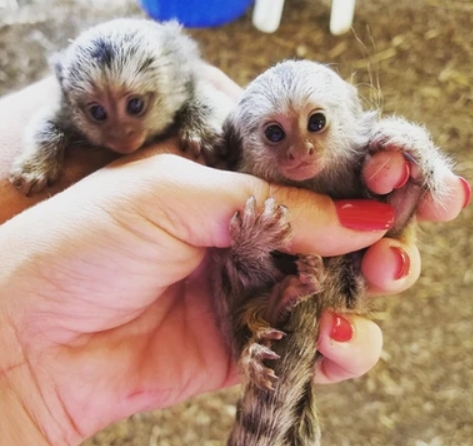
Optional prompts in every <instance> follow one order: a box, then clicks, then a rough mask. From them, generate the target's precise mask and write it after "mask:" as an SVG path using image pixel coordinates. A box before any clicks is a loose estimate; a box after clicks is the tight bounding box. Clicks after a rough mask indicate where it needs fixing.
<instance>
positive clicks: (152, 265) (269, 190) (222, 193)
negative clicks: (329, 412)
mask: <svg viewBox="0 0 473 446" xmlns="http://www.w3.org/2000/svg"><path fill="white" fill-rule="evenodd" d="M206 75H208V76H209V77H210V78H211V79H213V80H214V82H215V83H216V84H218V85H219V86H221V88H222V89H223V90H224V91H227V92H228V94H229V95H232V96H234V97H235V98H236V97H238V94H239V91H240V90H239V87H238V86H236V85H235V84H233V83H232V81H230V80H229V79H228V78H227V77H225V76H224V75H223V74H222V73H220V72H219V71H217V70H215V69H214V68H211V67H208V68H207V69H206ZM50 87H51V81H50V80H45V81H42V82H40V83H37V84H34V85H33V86H31V87H29V88H27V89H25V90H22V91H20V92H19V93H15V94H13V95H10V96H8V97H5V98H3V99H2V100H0V221H1V222H4V221H6V220H9V219H10V220H9V221H8V222H7V223H5V224H3V225H2V226H0V252H1V253H2V255H1V256H0V290H1V292H0V346H1V351H2V354H1V355H0V419H1V420H2V437H1V438H0V445H4V444H5V445H9V446H16V445H24V444H35V445H38V446H41V445H48V444H52V445H65V444H67V445H77V444H79V443H80V442H81V441H83V440H84V439H85V438H88V437H90V436H91V435H93V434H94V433H96V432H97V431H99V430H100V429H102V428H103V427H105V426H107V425H108V424H110V423H112V422H114V421H117V420H119V419H122V418H124V417H126V416H128V415H130V414H133V413H136V412H140V411H145V410H151V409H156V408H163V407H167V406H170V405H173V404H175V403H177V402H179V401H182V400H185V399H187V398H189V397H191V396H193V395H196V394H200V393H204V392H209V391H212V390H215V389H219V388H222V387H226V386H229V385H232V384H234V383H236V382H238V375H237V373H236V370H235V365H234V363H233V362H232V361H231V359H230V357H229V352H228V350H227V349H226V348H225V346H224V345H223V343H222V338H221V336H220V335H219V333H218V330H217V328H216V323H215V320H214V317H213V313H212V311H211V308H212V295H211V293H210V291H209V284H208V282H207V279H208V271H207V270H206V264H205V261H204V262H203V260H204V257H205V254H206V252H207V249H208V248H210V247H228V246H229V244H230V237H229V233H228V222H229V220H230V218H231V216H232V215H233V213H234V212H235V211H236V210H238V209H241V208H242V207H243V205H244V203H245V201H246V199H247V198H248V197H249V196H250V195H254V196H255V197H256V199H257V201H258V202H259V203H262V202H263V201H264V200H265V199H266V198H268V197H269V196H273V197H276V199H277V200H278V201H279V202H280V203H284V204H285V205H286V206H287V207H288V208H289V210H290V212H291V215H292V224H293V227H294V232H295V238H294V241H293V244H292V247H291V250H292V251H294V252H314V253H317V254H320V255H338V254H343V253H346V252H349V251H353V250H356V249H360V248H362V247H366V246H370V248H369V250H368V251H367V253H366V255H365V257H364V260H363V273H364V275H365V277H366V278H367V280H368V282H369V283H370V288H371V290H372V294H379V293H383V294H394V293H398V292H401V291H404V290H406V289H407V288H409V287H410V286H411V285H412V284H413V283H414V282H415V281H416V280H417V278H418V276H419V273H420V256H419V252H418V250H417V248H416V247H415V246H414V245H410V244H404V243H401V242H400V241H397V240H391V239H386V238H384V239H382V236H383V235H384V233H385V230H370V231H362V230H353V229H349V228H346V227H344V226H342V225H341V223H340V221H339V219H338V217H337V214H336V212H335V208H334V205H333V202H332V200H331V199H329V198H328V197H325V196H321V195H317V194H314V193H310V192H308V191H299V190H296V189H290V188H285V187H276V186H274V185H269V184H267V183H265V182H264V181H261V180H259V179H257V178H254V177H251V176H248V175H243V174H237V173H232V172H223V171H217V170H214V169H209V168H207V167H204V166H202V165H199V164H197V163H195V162H192V161H189V160H186V159H183V158H182V157H178V156H175V155H170V154H164V155H163V154H161V153H162V152H163V151H165V152H170V153H177V150H178V149H177V148H176V144H175V141H173V140H170V141H166V142H164V143H162V144H160V145H157V146H154V147H152V148H150V149H147V150H143V151H140V152H138V153H136V154H133V155H131V156H128V157H125V158H121V159H119V160H118V161H115V162H113V163H112V164H108V163H110V161H112V160H113V158H115V156H114V155H111V154H108V153H105V152H91V153H88V154H86V153H84V152H80V151H75V152H72V153H71V154H70V157H69V158H68V159H67V160H66V172H65V174H64V175H63V177H62V178H61V181H60V183H59V184H57V185H55V186H54V187H52V188H49V189H47V190H46V191H45V192H43V193H42V194H40V195H38V196H35V197H33V198H26V197H24V196H23V195H21V194H20V193H19V192H18V191H16V190H15V189H14V188H13V187H12V186H11V185H10V184H9V182H8V179H7V178H8V168H9V166H10V165H11V161H12V159H13V157H14V156H15V154H16V153H17V151H18V150H19V148H20V146H21V135H22V132H23V130H24V127H25V124H26V122H27V119H28V117H29V116H31V114H32V113H33V112H34V111H35V110H36V109H37V108H38V107H39V106H40V105H41V104H42V103H43V102H44V101H46V100H47V98H48V89H49V88H50ZM105 165H107V167H105V168H101V167H102V166H105ZM100 168H101V169H100ZM97 169H99V170H97ZM96 170H97V171H96ZM93 171H96V172H95V173H93V174H92V175H89V176H87V177H86V178H84V179H83V180H81V181H79V182H78V183H77V184H75V185H73V186H72V187H70V188H68V189H67V190H66V191H64V192H63V193H61V194H58V195H55V194H56V192H58V191H60V190H62V189H63V188H64V187H66V186H68V185H70V184H72V183H75V182H77V181H78V180H80V179H81V178H83V177H84V176H86V175H87V174H89V173H91V172H93ZM364 175H365V179H366V181H367V184H368V185H369V187H370V188H371V189H373V190H374V191H383V192H385V191H387V192H389V191H390V190H392V188H393V187H394V186H395V185H396V184H398V183H399V181H400V180H401V179H402V175H403V159H402V157H400V156H398V154H396V153H389V154H385V153H382V154H379V155H377V157H375V158H373V159H372V160H371V161H370V162H369V163H368V164H367V166H366V168H365V171H364ZM447 183H448V184H449V187H450V189H451V193H450V194H449V195H448V198H447V199H446V200H445V202H444V203H433V202H432V200H430V199H429V198H428V197H427V198H426V200H425V202H424V203H423V204H422V206H421V208H420V211H419V217H420V218H422V219H427V220H432V221H448V220H452V219H453V218H455V217H456V216H457V215H458V214H459V212H460V211H461V209H462V207H463V205H464V203H465V200H466V191H465V188H464V186H463V184H462V183H461V181H460V180H459V179H458V178H457V177H454V176H452V178H449V179H447ZM50 196H52V197H51V198H50ZM46 198H48V199H46ZM40 201H41V203H40V204H38V205H37V206H34V207H32V205H33V204H35V203H38V202H40ZM28 208H29V209H28ZM23 210H25V211H24V212H22V213H21V214H19V213H20V212H21V211H23ZM17 214H19V215H17ZM15 215H16V216H15ZM392 246H395V247H399V248H401V249H402V251H403V252H404V253H405V254H406V255H407V256H408V257H409V259H410V268H409V271H408V272H407V274H406V275H405V276H404V277H402V278H400V279H395V276H396V272H397V271H398V267H399V265H398V259H397V258H396V257H395V255H394V254H393V251H392V250H391V249H390V247H392ZM380 265H382V267H381V266H380ZM344 317H345V318H346V320H348V321H349V323H350V324H351V328H352V332H353V333H352V336H351V338H350V339H349V340H344V341H341V342H339V341H337V340H334V339H333V338H332V337H331V333H332V328H333V321H334V317H333V315H331V314H325V315H324V316H323V320H322V326H321V336H320V339H319V348H320V351H321V352H322V353H323V354H324V356H325V357H324V359H323V360H322V361H321V363H320V364H319V370H318V373H317V375H316V380H317V381H318V382H319V383H333V382H338V381H341V380H344V379H350V378H354V377H358V376H360V375H362V374H364V373H366V372H367V371H368V370H369V369H370V368H371V367H373V365H374V364H375V363H376V362H377V360H378V359H379V355H380V352H381V345H382V334H381V331H380V329H379V327H378V326H377V325H376V324H375V323H373V322H371V321H369V320H367V319H364V318H361V317H357V316H347V315H345V316H344Z"/></svg>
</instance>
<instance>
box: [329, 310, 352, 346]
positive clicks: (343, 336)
mask: <svg viewBox="0 0 473 446" xmlns="http://www.w3.org/2000/svg"><path fill="white" fill-rule="evenodd" d="M354 331H355V330H354V328H353V325H352V324H351V322H350V321H349V320H348V319H346V318H344V317H343V316H340V315H339V314H334V315H333V322H332V330H331V331H330V338H331V339H333V340H334V341H337V342H348V341H349V340H350V339H351V338H352V337H353V333H354Z"/></svg>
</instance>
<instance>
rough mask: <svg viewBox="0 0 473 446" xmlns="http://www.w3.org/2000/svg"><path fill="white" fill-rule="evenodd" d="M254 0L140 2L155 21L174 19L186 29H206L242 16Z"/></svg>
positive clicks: (144, 0)
mask: <svg viewBox="0 0 473 446" xmlns="http://www.w3.org/2000/svg"><path fill="white" fill-rule="evenodd" d="M253 2H254V0H141V5H142V6H143V9H144V10H145V11H146V12H147V13H148V15H149V16H150V17H152V18H153V19H155V20H160V21H165V20H171V19H176V20H178V21H179V22H180V23H181V24H182V25H184V26H185V27H187V28H206V27H211V26H219V25H223V24H224V23H227V22H231V21H232V20H235V19H237V18H238V17H240V16H242V15H243V14H244V13H245V11H246V10H247V9H248V8H249V7H250V5H251V4H252V3H253Z"/></svg>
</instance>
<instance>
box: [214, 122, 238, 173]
mask: <svg viewBox="0 0 473 446" xmlns="http://www.w3.org/2000/svg"><path fill="white" fill-rule="evenodd" d="M242 148H243V138H242V136H241V133H240V130H238V129H237V126H235V124H234V117H233V113H231V114H230V116H228V117H227V119H226V120H225V122H224V124H223V138H222V145H221V146H220V147H219V158H220V159H222V160H225V164H226V168H227V169H230V170H236V168H237V167H238V165H239V164H240V162H241V155H242Z"/></svg>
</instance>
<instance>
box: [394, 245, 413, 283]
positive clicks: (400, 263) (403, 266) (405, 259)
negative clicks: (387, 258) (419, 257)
mask: <svg viewBox="0 0 473 446" xmlns="http://www.w3.org/2000/svg"><path fill="white" fill-rule="evenodd" d="M391 251H392V252H394V255H395V257H396V262H397V268H396V273H395V274H394V280H399V279H402V278H404V277H406V276H407V275H408V274H409V271H410V269H411V260H410V258H409V256H408V255H407V254H406V252H405V251H404V250H403V249H401V248H398V247H397V246H391Z"/></svg>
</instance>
